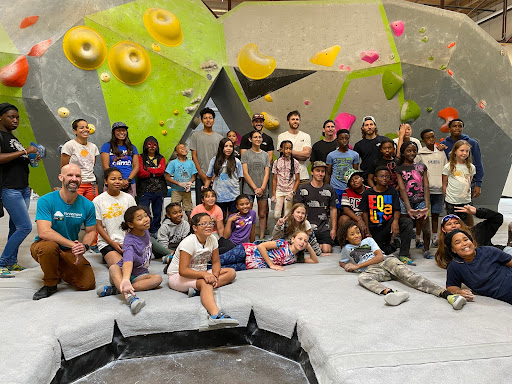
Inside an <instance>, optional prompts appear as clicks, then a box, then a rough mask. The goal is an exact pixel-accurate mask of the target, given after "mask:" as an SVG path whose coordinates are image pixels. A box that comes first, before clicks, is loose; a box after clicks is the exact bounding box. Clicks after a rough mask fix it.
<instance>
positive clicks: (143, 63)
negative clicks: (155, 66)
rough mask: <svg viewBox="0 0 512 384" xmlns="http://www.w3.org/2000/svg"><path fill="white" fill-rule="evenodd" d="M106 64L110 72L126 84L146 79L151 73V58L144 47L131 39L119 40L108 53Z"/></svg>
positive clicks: (137, 82)
mask: <svg viewBox="0 0 512 384" xmlns="http://www.w3.org/2000/svg"><path fill="white" fill-rule="evenodd" d="M108 65H109V67H110V70H111V71H112V74H113V75H114V76H115V77H116V78H117V79H118V80H119V81H122V82H123V83H125V84H128V85H136V84H140V83H142V82H143V81H144V80H146V79H147V78H148V76H149V74H150V73H151V60H150V59H149V55H148V53H147V52H146V50H145V49H144V48H142V47H141V46H140V45H139V44H136V43H134V42H132V41H121V42H119V43H117V44H116V45H114V46H113V47H112V48H111V49H110V51H109V53H108Z"/></svg>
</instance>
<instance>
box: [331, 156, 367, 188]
mask: <svg viewBox="0 0 512 384" xmlns="http://www.w3.org/2000/svg"><path fill="white" fill-rule="evenodd" d="M327 164H328V165H329V164H330V165H332V174H331V183H330V184H331V185H332V186H333V188H335V189H340V190H342V191H344V190H345V189H347V183H346V182H345V172H347V171H348V170H349V169H350V168H354V164H359V154H358V153H357V152H355V151H352V150H351V149H349V150H347V152H340V151H339V150H335V151H332V152H331V153H329V154H328V155H327Z"/></svg>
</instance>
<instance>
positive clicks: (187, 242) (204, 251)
mask: <svg viewBox="0 0 512 384" xmlns="http://www.w3.org/2000/svg"><path fill="white" fill-rule="evenodd" d="M217 248H219V243H218V241H217V239H216V238H215V236H213V235H210V236H208V238H207V239H206V243H205V244H204V246H203V244H201V243H200V242H199V240H197V236H196V235H195V234H191V235H188V236H187V237H185V238H184V239H183V240H182V241H181V243H180V245H178V248H176V252H174V257H173V258H172V261H171V264H169V268H168V269H167V274H168V275H175V274H176V273H179V272H180V251H185V252H187V253H188V254H189V255H190V256H191V258H190V265H189V268H190V269H193V270H194V271H206V270H207V269H208V262H209V261H210V260H211V259H212V253H213V250H214V249H217Z"/></svg>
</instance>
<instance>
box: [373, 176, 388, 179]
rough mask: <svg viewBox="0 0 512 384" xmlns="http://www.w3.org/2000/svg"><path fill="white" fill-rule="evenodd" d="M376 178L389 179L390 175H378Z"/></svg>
mask: <svg viewBox="0 0 512 384" xmlns="http://www.w3.org/2000/svg"><path fill="white" fill-rule="evenodd" d="M376 177H377V178H379V179H391V176H390V175H379V176H376Z"/></svg>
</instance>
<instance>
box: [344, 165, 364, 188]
mask: <svg viewBox="0 0 512 384" xmlns="http://www.w3.org/2000/svg"><path fill="white" fill-rule="evenodd" d="M354 175H359V176H361V177H362V176H363V175H364V172H363V171H359V170H357V169H354V168H350V169H347V171H346V172H345V174H344V175H343V178H344V179H345V182H346V183H347V185H348V184H350V179H351V178H352V176H354Z"/></svg>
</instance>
